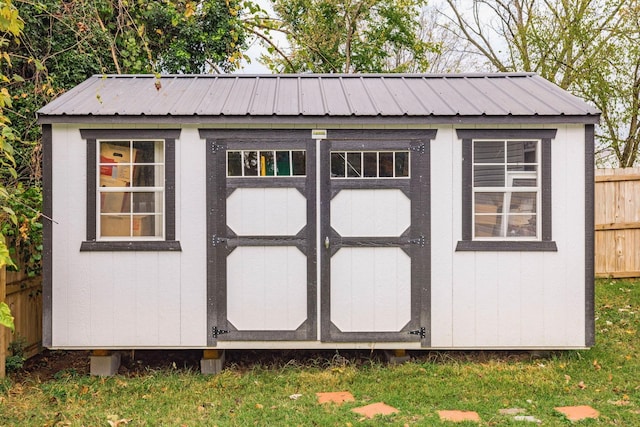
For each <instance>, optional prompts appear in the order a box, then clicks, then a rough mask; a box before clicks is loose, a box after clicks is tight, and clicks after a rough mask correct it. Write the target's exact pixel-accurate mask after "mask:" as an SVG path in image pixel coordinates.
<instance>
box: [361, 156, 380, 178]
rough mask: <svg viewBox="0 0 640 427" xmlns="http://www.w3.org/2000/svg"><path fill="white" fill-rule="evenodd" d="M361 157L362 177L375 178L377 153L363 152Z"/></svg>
mask: <svg viewBox="0 0 640 427" xmlns="http://www.w3.org/2000/svg"><path fill="white" fill-rule="evenodd" d="M362 156H363V158H364V176H366V177H367V178H377V177H378V153H376V152H372V151H365V152H364V153H363V155H362Z"/></svg>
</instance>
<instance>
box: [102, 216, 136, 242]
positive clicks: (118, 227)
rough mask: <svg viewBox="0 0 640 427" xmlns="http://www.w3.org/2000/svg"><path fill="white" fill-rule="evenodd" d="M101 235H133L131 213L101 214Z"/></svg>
mask: <svg viewBox="0 0 640 427" xmlns="http://www.w3.org/2000/svg"><path fill="white" fill-rule="evenodd" d="M100 235H101V236H103V237H129V236H131V217H130V216H129V215H101V216H100Z"/></svg>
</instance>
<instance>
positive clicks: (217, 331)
mask: <svg viewBox="0 0 640 427" xmlns="http://www.w3.org/2000/svg"><path fill="white" fill-rule="evenodd" d="M228 333H229V331H227V330H224V329H218V327H217V326H214V327H213V329H212V331H211V335H213V338H218V335H224V334H228Z"/></svg>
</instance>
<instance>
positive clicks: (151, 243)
mask: <svg viewBox="0 0 640 427" xmlns="http://www.w3.org/2000/svg"><path fill="white" fill-rule="evenodd" d="M180 132H181V130H180V129H80V136H81V137H82V139H84V140H86V141H87V166H86V167H87V208H86V212H87V218H86V227H87V229H86V232H87V236H86V237H87V240H86V241H84V242H82V244H81V245H80V251H81V252H84V251H181V250H182V248H181V246H180V242H179V241H177V240H176V205H175V193H176V183H175V180H176V174H175V172H176V159H175V149H176V139H178V138H179V137H180ZM100 139H162V140H164V142H165V182H164V185H165V206H164V208H165V212H164V215H165V230H164V235H165V238H164V240H142V239H140V240H138V239H135V240H134V239H132V240H123V241H97V240H96V215H97V212H96V197H97V194H96V192H97V188H96V179H97V166H96V156H97V149H98V145H97V141H98V140H100Z"/></svg>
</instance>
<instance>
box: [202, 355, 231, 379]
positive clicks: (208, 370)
mask: <svg viewBox="0 0 640 427" xmlns="http://www.w3.org/2000/svg"><path fill="white" fill-rule="evenodd" d="M214 354H215V357H209V356H210V355H209V354H208V353H207V352H205V355H204V357H203V358H202V359H200V373H201V374H203V375H216V374H219V373H220V372H222V369H223V368H224V357H225V354H224V351H221V352H218V351H216V352H215V353H214Z"/></svg>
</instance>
